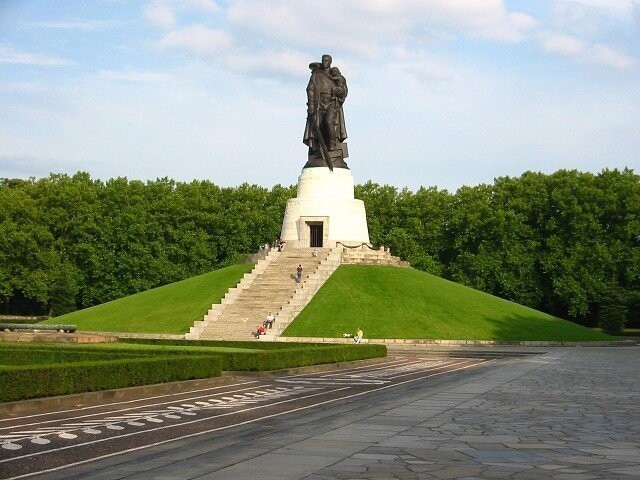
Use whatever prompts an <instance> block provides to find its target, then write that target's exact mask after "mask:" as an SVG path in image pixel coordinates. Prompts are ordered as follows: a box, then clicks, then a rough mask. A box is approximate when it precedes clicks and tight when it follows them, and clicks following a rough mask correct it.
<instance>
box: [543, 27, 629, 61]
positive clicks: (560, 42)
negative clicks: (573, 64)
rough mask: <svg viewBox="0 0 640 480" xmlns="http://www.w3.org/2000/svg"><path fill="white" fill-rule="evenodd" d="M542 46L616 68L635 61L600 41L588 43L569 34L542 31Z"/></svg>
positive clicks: (547, 49) (557, 52)
mask: <svg viewBox="0 0 640 480" xmlns="http://www.w3.org/2000/svg"><path fill="white" fill-rule="evenodd" d="M539 38H540V44H541V45H542V48H543V49H544V50H545V51H547V52H550V53H555V54H558V55H563V56H568V57H573V58H575V59H577V60H579V61H581V62H583V63H589V64H595V65H602V66H606V67H611V68H614V69H617V70H627V69H629V68H632V67H633V66H634V65H635V64H636V61H635V60H634V59H633V58H632V57H631V56H629V55H627V54H626V53H624V52H620V51H618V50H616V49H614V48H611V47H608V46H606V45H603V44H600V43H593V44H592V43H589V42H587V41H585V40H581V39H579V38H576V37H574V36H571V35H565V34H558V33H551V32H542V33H541V34H540V35H539Z"/></svg>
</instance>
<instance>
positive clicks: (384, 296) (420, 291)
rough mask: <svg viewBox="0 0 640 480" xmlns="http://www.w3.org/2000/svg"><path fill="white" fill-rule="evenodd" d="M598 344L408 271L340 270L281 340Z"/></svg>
mask: <svg viewBox="0 0 640 480" xmlns="http://www.w3.org/2000/svg"><path fill="white" fill-rule="evenodd" d="M358 327H360V328H362V330H363V331H364V336H365V338H405V339H443V340H446V339H449V340H503V341H508V340H514V341H527V340H538V341H540V340H543V341H598V340H611V339H612V337H610V336H608V335H604V334H602V333H600V332H597V331H593V330H591V329H588V328H584V327H581V326H579V325H576V324H574V323H571V322H568V321H566V320H562V319H560V318H557V317H554V316H551V315H547V314H545V313H542V312H539V311H537V310H533V309H531V308H528V307H524V306H522V305H519V304H516V303H513V302H509V301H507V300H503V299H500V298H497V297H494V296H492V295H488V294H486V293H483V292H480V291H478V290H474V289H472V288H468V287H465V286H462V285H459V284H457V283H453V282H450V281H447V280H444V279H442V278H440V277H436V276H433V275H429V274H427V273H424V272H421V271H419V270H415V269H405V268H396V267H384V266H366V265H342V266H340V267H339V268H338V270H337V271H336V272H335V273H334V274H333V275H332V276H331V277H330V278H329V280H328V281H327V282H326V283H325V284H324V285H323V286H322V288H321V289H320V291H319V292H318V294H317V295H316V296H315V297H314V298H313V299H312V301H311V302H310V303H309V304H308V305H307V307H306V308H305V309H304V310H303V311H302V312H301V313H300V314H299V315H298V317H296V319H295V320H294V321H293V322H292V323H291V324H290V325H289V327H288V328H287V329H286V330H285V332H284V335H286V336H294V337H295V336H301V337H341V336H342V334H343V333H355V331H356V329H357V328H358Z"/></svg>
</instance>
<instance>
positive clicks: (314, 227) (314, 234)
mask: <svg viewBox="0 0 640 480" xmlns="http://www.w3.org/2000/svg"><path fill="white" fill-rule="evenodd" d="M309 233H310V236H311V244H310V245H309V246H310V247H313V248H322V235H323V231H322V223H309Z"/></svg>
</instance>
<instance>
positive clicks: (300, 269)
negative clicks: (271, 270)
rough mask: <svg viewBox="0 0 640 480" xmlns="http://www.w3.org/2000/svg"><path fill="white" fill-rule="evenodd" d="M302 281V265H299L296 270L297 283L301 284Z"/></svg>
mask: <svg viewBox="0 0 640 480" xmlns="http://www.w3.org/2000/svg"><path fill="white" fill-rule="evenodd" d="M301 280H302V265H298V268H296V282H298V283H300V281H301Z"/></svg>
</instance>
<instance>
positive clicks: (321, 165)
mask: <svg viewBox="0 0 640 480" xmlns="http://www.w3.org/2000/svg"><path fill="white" fill-rule="evenodd" d="M331 63H332V58H331V55H326V54H325V55H323V56H322V61H321V62H313V63H311V64H310V65H309V69H310V70H311V78H310V79H309V84H308V85H307V121H306V126H305V130H304V135H303V140H302V141H303V143H304V144H305V145H307V147H309V151H308V156H307V162H306V164H305V165H304V167H303V169H302V173H301V174H300V177H298V190H297V194H296V198H292V199H290V200H289V201H288V202H287V207H286V210H285V214H284V221H283V222H282V232H281V235H280V238H281V239H282V240H283V241H284V242H286V244H287V245H289V246H291V247H294V248H305V247H313V248H320V247H335V246H336V244H337V243H341V244H343V245H347V246H356V245H361V244H363V243H366V244H368V243H369V229H368V227H367V217H366V212H365V208H364V202H363V201H362V200H357V199H356V198H354V181H353V176H352V175H351V170H350V169H349V167H348V165H347V163H346V162H345V159H346V158H347V157H348V156H349V151H348V149H347V144H346V143H345V140H346V138H347V129H346V124H345V119H344V110H343V108H342V106H343V104H344V102H345V100H346V98H347V94H348V89H347V82H346V79H345V78H344V76H343V75H342V74H341V72H340V70H339V69H338V68H336V67H332V66H331Z"/></svg>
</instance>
